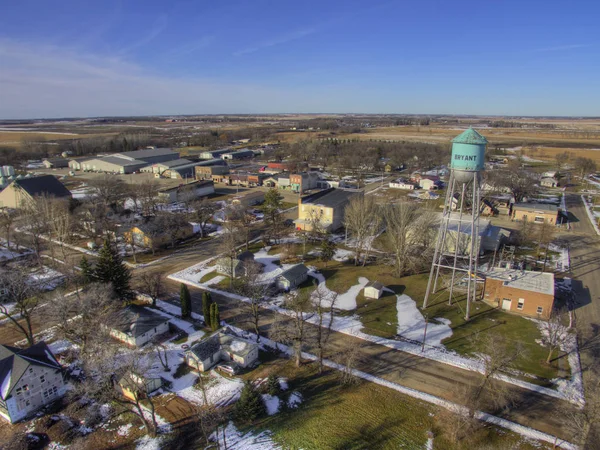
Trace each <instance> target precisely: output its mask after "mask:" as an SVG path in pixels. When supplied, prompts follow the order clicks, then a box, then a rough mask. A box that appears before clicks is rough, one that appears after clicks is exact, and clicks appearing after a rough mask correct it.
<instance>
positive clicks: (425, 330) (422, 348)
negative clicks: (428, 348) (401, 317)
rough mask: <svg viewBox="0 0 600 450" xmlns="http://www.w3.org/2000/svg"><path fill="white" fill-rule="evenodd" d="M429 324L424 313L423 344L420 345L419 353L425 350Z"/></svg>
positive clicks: (427, 317)
mask: <svg viewBox="0 0 600 450" xmlns="http://www.w3.org/2000/svg"><path fill="white" fill-rule="evenodd" d="M428 323H429V316H428V315H427V313H425V329H424V330H423V342H422V343H421V353H423V351H424V350H425V339H427V324H428Z"/></svg>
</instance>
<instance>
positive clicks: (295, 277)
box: [276, 264, 308, 291]
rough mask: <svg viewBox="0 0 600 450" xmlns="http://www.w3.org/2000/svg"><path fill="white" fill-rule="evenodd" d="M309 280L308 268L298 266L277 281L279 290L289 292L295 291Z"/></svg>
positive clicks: (291, 268)
mask: <svg viewBox="0 0 600 450" xmlns="http://www.w3.org/2000/svg"><path fill="white" fill-rule="evenodd" d="M307 279H308V268H307V267H306V266H305V265H304V264H296V265H295V266H292V267H290V268H289V269H287V270H286V271H285V272H283V273H282V274H281V275H279V276H278V277H277V279H276V284H277V287H278V288H279V289H282V290H284V291H289V290H290V289H295V288H297V287H298V286H299V285H301V284H302V283H304V282H305V281H306V280H307Z"/></svg>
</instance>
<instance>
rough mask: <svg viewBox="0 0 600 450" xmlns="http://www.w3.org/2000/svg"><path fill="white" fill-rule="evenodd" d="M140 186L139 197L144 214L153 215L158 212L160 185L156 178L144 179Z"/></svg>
mask: <svg viewBox="0 0 600 450" xmlns="http://www.w3.org/2000/svg"><path fill="white" fill-rule="evenodd" d="M137 187H138V199H139V202H140V204H141V207H142V215H143V216H151V215H152V214H154V213H156V208H157V205H158V188H159V185H158V183H157V182H156V181H154V180H144V181H143V182H141V183H140V184H139V185H137Z"/></svg>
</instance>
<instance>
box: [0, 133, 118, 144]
mask: <svg viewBox="0 0 600 450" xmlns="http://www.w3.org/2000/svg"><path fill="white" fill-rule="evenodd" d="M114 134H115V133H98V134H78V133H60V132H47V131H39V132H35V131H2V130H0V147H15V146H16V147H20V146H21V144H23V142H24V141H32V142H45V141H48V142H53V141H60V140H65V139H79V138H92V137H98V136H112V135H114Z"/></svg>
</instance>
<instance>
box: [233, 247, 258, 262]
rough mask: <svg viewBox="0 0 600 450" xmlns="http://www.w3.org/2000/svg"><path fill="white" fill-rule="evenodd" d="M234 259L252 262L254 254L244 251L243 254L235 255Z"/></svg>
mask: <svg viewBox="0 0 600 450" xmlns="http://www.w3.org/2000/svg"><path fill="white" fill-rule="evenodd" d="M236 258H237V259H239V260H240V261H254V253H252V252H251V251H250V250H246V251H245V252H242V253H240V254H239V255H237V257H236Z"/></svg>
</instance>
